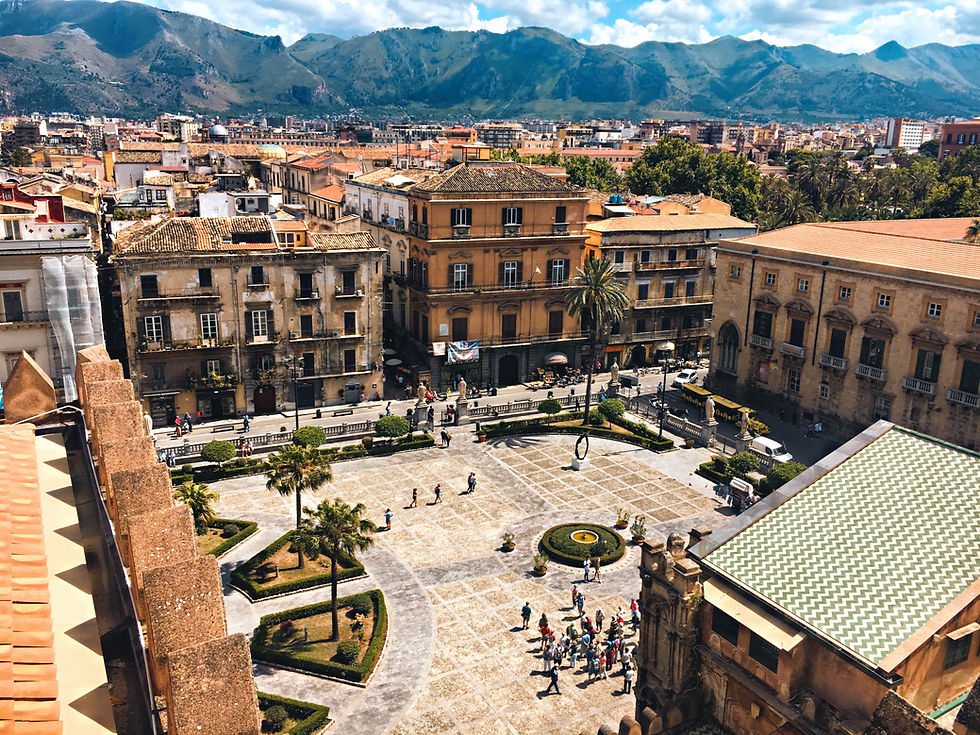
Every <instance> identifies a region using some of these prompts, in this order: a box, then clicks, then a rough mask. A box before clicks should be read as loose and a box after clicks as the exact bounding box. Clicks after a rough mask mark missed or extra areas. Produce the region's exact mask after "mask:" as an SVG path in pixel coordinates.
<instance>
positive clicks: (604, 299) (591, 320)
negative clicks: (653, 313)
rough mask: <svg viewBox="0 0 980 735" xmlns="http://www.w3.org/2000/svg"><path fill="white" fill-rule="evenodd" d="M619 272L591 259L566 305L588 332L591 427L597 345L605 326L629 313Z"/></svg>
mask: <svg viewBox="0 0 980 735" xmlns="http://www.w3.org/2000/svg"><path fill="white" fill-rule="evenodd" d="M616 272H617V269H616V267H615V266H614V265H613V263H612V261H611V260H609V259H608V258H602V259H601V260H600V259H598V258H590V259H589V260H587V261H585V265H584V266H583V267H582V268H580V269H579V271H578V273H576V274H575V277H574V278H572V288H571V290H570V291H569V292H568V294H567V295H566V296H565V303H566V304H567V306H568V311H569V313H570V314H571V315H572V316H577V317H579V319H581V320H582V326H583V327H585V328H586V329H587V330H588V332H589V369H588V373H587V378H586V384H585V418H584V419H583V421H582V424H583V426H588V424H589V403H590V401H591V400H592V372H593V370H594V369H595V360H596V346H597V344H598V342H599V337H600V334H601V333H602V330H603V328H604V327H607V326H609V325H610V324H612V323H613V322H618V321H619V320H620V319H622V318H623V315H624V314H625V313H626V308H627V307H628V306H629V297H628V296H627V295H626V292H625V291H624V290H623V286H622V283H620V281H618V280H617V279H616Z"/></svg>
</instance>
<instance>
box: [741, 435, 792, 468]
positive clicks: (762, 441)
mask: <svg viewBox="0 0 980 735" xmlns="http://www.w3.org/2000/svg"><path fill="white" fill-rule="evenodd" d="M749 448H750V449H752V451H754V452H758V453H759V454H764V455H766V456H767V457H772V461H773V462H775V463H776V464H783V463H784V462H792V461H793V455H792V454H790V453H789V452H787V451H786V447H784V446H783V445H782V444H780V443H779V442H778V441H776V440H775V439H770V438H769V437H766V436H757V437H756V438H755V439H753V440H752V443H751V444H750V445H749Z"/></svg>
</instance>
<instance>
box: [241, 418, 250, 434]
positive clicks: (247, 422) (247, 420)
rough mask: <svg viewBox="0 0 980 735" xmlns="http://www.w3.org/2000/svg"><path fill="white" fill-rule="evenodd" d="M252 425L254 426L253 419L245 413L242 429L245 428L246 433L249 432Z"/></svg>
mask: <svg viewBox="0 0 980 735" xmlns="http://www.w3.org/2000/svg"><path fill="white" fill-rule="evenodd" d="M251 427H252V419H250V418H249V417H248V414H245V415H244V416H242V429H244V431H245V433H246V434H247V433H248V432H249V429H250V428H251Z"/></svg>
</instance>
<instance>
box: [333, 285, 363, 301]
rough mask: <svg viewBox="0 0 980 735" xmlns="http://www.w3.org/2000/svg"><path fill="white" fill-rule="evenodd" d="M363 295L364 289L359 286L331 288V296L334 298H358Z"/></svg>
mask: <svg viewBox="0 0 980 735" xmlns="http://www.w3.org/2000/svg"><path fill="white" fill-rule="evenodd" d="M363 296H364V289H361V288H344V287H343V286H336V287H335V288H334V290H333V297H334V298H335V299H359V298H361V297H363Z"/></svg>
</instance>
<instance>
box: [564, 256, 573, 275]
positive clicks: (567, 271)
mask: <svg viewBox="0 0 980 735" xmlns="http://www.w3.org/2000/svg"><path fill="white" fill-rule="evenodd" d="M571 277H572V260H571V258H565V280H566V281H567V280H568V279H569V278H571Z"/></svg>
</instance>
